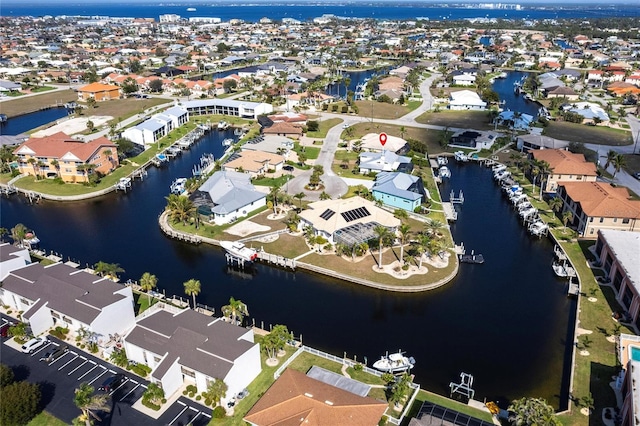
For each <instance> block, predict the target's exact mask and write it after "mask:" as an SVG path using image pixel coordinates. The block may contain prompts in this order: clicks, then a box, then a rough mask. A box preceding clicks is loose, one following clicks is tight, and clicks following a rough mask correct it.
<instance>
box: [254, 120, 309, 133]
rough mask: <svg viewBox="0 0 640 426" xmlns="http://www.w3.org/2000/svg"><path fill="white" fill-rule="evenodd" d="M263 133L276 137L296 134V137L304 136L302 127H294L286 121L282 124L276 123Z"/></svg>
mask: <svg viewBox="0 0 640 426" xmlns="http://www.w3.org/2000/svg"><path fill="white" fill-rule="evenodd" d="M262 132H263V133H264V134H265V135H266V134H275V135H279V134H296V135H301V134H302V129H301V128H300V127H297V126H294V125H292V124H290V123H286V122H284V121H281V122H278V123H274V124H273V126H271V127H267V128H266V129H264V130H263V131H262Z"/></svg>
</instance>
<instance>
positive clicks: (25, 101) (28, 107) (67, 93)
mask: <svg viewBox="0 0 640 426" xmlns="http://www.w3.org/2000/svg"><path fill="white" fill-rule="evenodd" d="M76 100H78V94H77V93H76V92H74V91H73V90H71V89H69V90H58V91H56V92H51V91H48V92H43V93H42V94H40V95H38V96H29V97H28V98H16V99H12V100H6V101H4V102H2V113H3V114H7V116H8V117H9V118H11V117H15V116H17V115H22V114H27V113H29V112H34V111H38V110H40V109H42V108H46V107H49V106H51V105H55V104H56V103H60V102H62V103H65V102H71V101H76Z"/></svg>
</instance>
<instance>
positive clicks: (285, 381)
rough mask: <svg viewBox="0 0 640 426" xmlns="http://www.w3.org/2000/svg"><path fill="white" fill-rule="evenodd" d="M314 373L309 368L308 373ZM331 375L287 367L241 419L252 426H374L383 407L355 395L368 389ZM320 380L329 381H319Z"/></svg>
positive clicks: (370, 399)
mask: <svg viewBox="0 0 640 426" xmlns="http://www.w3.org/2000/svg"><path fill="white" fill-rule="evenodd" d="M316 370H317V367H313V368H312V370H311V371H316ZM335 375H336V373H331V372H328V371H326V370H323V374H321V376H320V377H319V378H314V377H310V376H308V375H306V374H304V373H302V372H300V371H297V370H292V369H290V368H288V369H286V370H284V372H283V373H282V375H281V376H280V377H278V379H277V380H276V381H275V382H274V383H273V384H272V385H271V386H270V387H269V389H268V390H267V391H266V392H265V394H264V395H263V396H262V397H260V399H259V400H258V402H256V404H255V405H254V406H253V407H252V408H251V410H249V412H248V413H247V414H246V416H245V417H244V419H243V420H244V421H246V422H248V423H249V424H250V425H253V426H267V425H285V424H287V425H289V424H290V425H308V426H321V425H340V424H349V425H350V426H375V425H377V424H378V423H379V422H380V419H381V418H382V415H383V414H384V412H385V410H386V409H387V404H386V403H385V402H382V401H378V400H376V399H373V398H371V397H368V396H364V395H362V394H361V393H357V392H356V390H360V389H363V388H364V389H365V390H368V389H369V388H370V386H368V385H364V384H362V383H360V382H357V381H355V380H353V379H347V378H344V377H335ZM324 377H326V378H328V379H332V381H330V380H327V379H325V380H326V381H323V380H322V378H324ZM354 382H355V383H354ZM293 419H295V420H293Z"/></svg>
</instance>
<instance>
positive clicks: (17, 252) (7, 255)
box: [0, 243, 31, 291]
mask: <svg viewBox="0 0 640 426" xmlns="http://www.w3.org/2000/svg"><path fill="white" fill-rule="evenodd" d="M30 263H31V255H30V254H29V250H28V249H26V248H24V247H16V246H14V245H11V244H9V243H1V244H0V283H1V282H2V281H3V280H4V279H5V278H6V277H7V275H9V272H11V271H15V270H16V269H20V268H24V267H25V266H27V265H29V264H30ZM0 291H1V290H0Z"/></svg>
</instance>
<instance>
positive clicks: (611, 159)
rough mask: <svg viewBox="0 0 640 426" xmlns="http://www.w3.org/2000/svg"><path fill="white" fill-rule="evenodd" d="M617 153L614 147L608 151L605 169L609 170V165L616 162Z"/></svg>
mask: <svg viewBox="0 0 640 426" xmlns="http://www.w3.org/2000/svg"><path fill="white" fill-rule="evenodd" d="M616 155H618V153H617V152H615V151H614V150H612V149H610V150H609V152H607V161H606V162H605V163H604V169H605V170H607V168H608V167H609V165H610V164H611V163H613V162H614V160H615V158H616Z"/></svg>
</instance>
